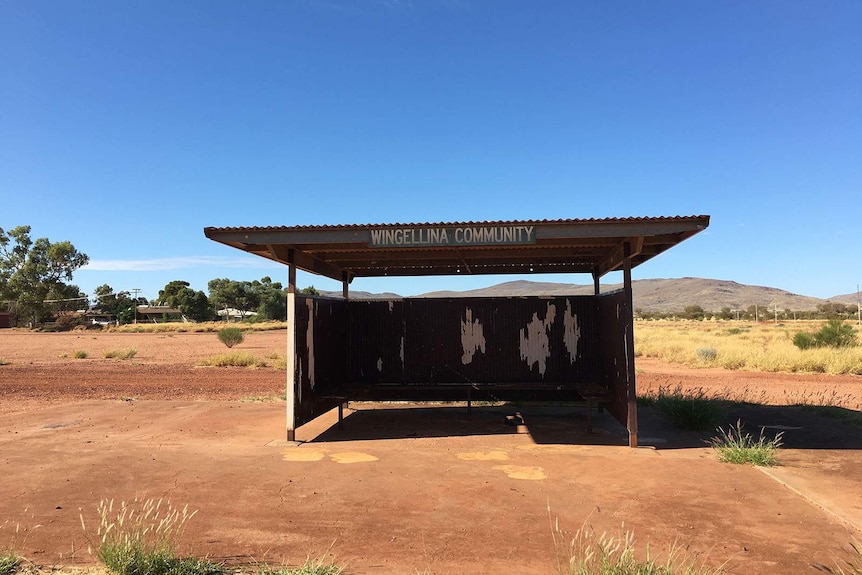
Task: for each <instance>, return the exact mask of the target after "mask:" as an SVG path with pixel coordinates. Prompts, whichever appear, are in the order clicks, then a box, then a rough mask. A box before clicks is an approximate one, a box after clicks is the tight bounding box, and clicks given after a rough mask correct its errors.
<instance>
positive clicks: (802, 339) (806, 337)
mask: <svg viewBox="0 0 862 575" xmlns="http://www.w3.org/2000/svg"><path fill="white" fill-rule="evenodd" d="M793 345H795V346H796V347H798V348H799V349H811V348H812V347H814V345H815V344H814V336H813V335H812V334H810V333H806V332H804V331H798V332H796V334H795V335H794V336H793Z"/></svg>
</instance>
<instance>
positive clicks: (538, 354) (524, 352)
mask: <svg viewBox="0 0 862 575" xmlns="http://www.w3.org/2000/svg"><path fill="white" fill-rule="evenodd" d="M556 315H557V307H556V306H555V305H554V304H552V303H549V304H548V309H547V311H546V312H545V319H539V314H538V313H534V314H533V319H532V320H531V321H530V323H528V324H527V326H526V327H525V328H524V329H522V330H521V333H520V342H521V345H520V351H521V359H522V360H524V361H525V362H526V363H527V365H528V366H530V369H531V370H532V369H533V364H538V367H539V375H541V376H543V377H544V375H545V371H546V369H547V360H548V358H549V357H551V346H550V339H549V334H550V330H551V326H553V325H554V319H555V318H556Z"/></svg>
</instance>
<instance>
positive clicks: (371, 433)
mask: <svg viewBox="0 0 862 575" xmlns="http://www.w3.org/2000/svg"><path fill="white" fill-rule="evenodd" d="M516 434H528V435H530V437H531V439H532V440H533V441H534V442H536V443H537V444H572V445H627V444H628V434H627V432H626V429H625V427H623V426H622V425H620V424H619V423H618V422H617V421H616V420H615V419H614V418H613V417H612V416H611V415H610V414H609V413H607V412H604V413H600V414H599V413H595V411H594V413H593V431H592V433H587V411H586V408H585V407H583V406H582V405H579V406H549V405H516V404H505V405H494V406H486V405H482V406H474V407H473V408H472V409H471V410H470V411H469V412H468V410H467V408H466V406H463V405H459V406H453V405H444V406H439V405H438V406H431V407H428V406H421V407H419V406H414V405H393V404H374V405H372V406H368V405H357V404H351V408H350V410H349V411H348V412H345V417H344V425H343V428H341V427H339V426H338V424H334V425H332V426H331V427H329V428H328V429H326V430H325V431H324V432H323V433H321V434H319V435H318V436H317V437H315V438H314V439H313V440H312V442H336V441H359V440H375V439H410V438H434V437H466V436H474V435H487V436H491V435H516Z"/></svg>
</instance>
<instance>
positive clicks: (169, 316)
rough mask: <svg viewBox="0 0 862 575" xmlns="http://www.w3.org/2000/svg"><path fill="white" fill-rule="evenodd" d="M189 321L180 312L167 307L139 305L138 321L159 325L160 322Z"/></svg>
mask: <svg viewBox="0 0 862 575" xmlns="http://www.w3.org/2000/svg"><path fill="white" fill-rule="evenodd" d="M171 320H180V321H183V322H187V321H188V320H187V319H186V317H185V316H184V315H183V312H181V311H180V310H178V309H176V308H173V307H170V306H167V305H139V306H138V321H144V322H152V323H159V322H160V321H171Z"/></svg>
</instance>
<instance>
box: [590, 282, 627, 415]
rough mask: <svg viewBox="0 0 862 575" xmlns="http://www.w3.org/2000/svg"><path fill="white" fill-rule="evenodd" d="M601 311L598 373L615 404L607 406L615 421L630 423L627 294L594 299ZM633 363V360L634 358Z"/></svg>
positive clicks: (603, 295)
mask: <svg viewBox="0 0 862 575" xmlns="http://www.w3.org/2000/svg"><path fill="white" fill-rule="evenodd" d="M594 300H595V302H596V305H597V308H598V317H597V321H598V325H599V326H600V327H599V330H598V348H599V353H598V358H597V359H598V373H599V381H600V383H601V384H602V385H603V386H604V387H605V388H606V389H607V390H608V392H609V394H610V396H611V398H612V401H611V402H610V403H609V404H607V405H606V407H607V409H608V411H609V412H610V413H611V414H612V415H613V416H614V418H615V419H616V420H617V421H619V422H620V423H622V424H623V425H626V424H627V421H628V413H629V411H628V393H627V388H626V382H627V362H626V341H625V338H624V337H623V336H624V333H625V322H626V321H631V317H630V316H629V317H628V318H626V316H625V292H624V291H623V290H619V291H615V292H612V293H608V294H602V295H600V296H597V297H595V298H594ZM632 359H633V358H632Z"/></svg>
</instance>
